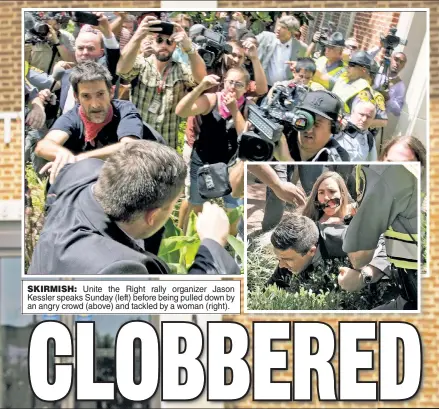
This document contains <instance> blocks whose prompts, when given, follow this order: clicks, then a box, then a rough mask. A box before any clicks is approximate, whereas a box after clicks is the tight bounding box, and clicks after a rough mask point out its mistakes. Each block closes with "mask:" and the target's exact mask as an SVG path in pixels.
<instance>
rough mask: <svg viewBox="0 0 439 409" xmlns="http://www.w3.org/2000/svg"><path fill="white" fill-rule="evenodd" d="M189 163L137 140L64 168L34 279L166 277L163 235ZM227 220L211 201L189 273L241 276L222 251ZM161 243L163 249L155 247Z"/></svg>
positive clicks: (52, 193) (167, 150)
mask: <svg viewBox="0 0 439 409" xmlns="http://www.w3.org/2000/svg"><path fill="white" fill-rule="evenodd" d="M185 177H186V165H185V163H184V161H183V159H182V158H181V157H180V156H179V155H178V154H177V152H176V151H174V150H173V149H171V148H169V147H167V146H164V145H161V144H159V143H156V142H151V141H132V142H131V143H128V144H123V145H121V146H120V148H119V150H118V151H117V152H116V153H114V154H113V155H112V156H110V157H109V158H107V160H106V161H105V162H104V161H102V160H100V159H95V158H91V159H84V160H82V161H79V162H75V163H72V164H66V165H65V166H64V167H63V169H61V171H60V172H59V174H58V176H57V178H56V179H55V183H54V184H53V185H52V186H51V188H50V190H49V196H50V198H51V200H50V202H51V204H50V206H49V208H48V211H47V218H46V221H45V224H44V227H43V230H42V232H41V235H40V238H39V241H38V243H37V246H36V248H35V251H34V254H33V258H32V263H31V265H30V268H29V271H28V273H29V274H64V275H66V276H69V275H73V274H167V273H169V268H168V266H167V265H166V263H165V262H163V261H162V260H161V259H159V258H158V257H157V255H156V254H157V252H158V245H159V244H160V240H159V241H158V243H150V242H149V241H148V239H151V238H152V237H157V234H160V231H161V230H163V226H164V224H165V223H166V221H167V220H168V219H169V217H170V215H171V212H172V211H173V209H174V207H175V204H176V203H177V201H178V199H179V197H180V195H181V193H182V191H183V187H184V179H185ZM229 228H230V225H229V221H228V218H227V216H226V214H225V212H224V210H222V209H220V208H219V207H218V206H217V205H212V204H210V203H206V204H205V205H204V207H203V211H202V212H201V213H200V215H199V216H198V220H197V231H198V235H199V237H200V239H201V246H200V248H199V250H198V253H197V255H196V257H195V261H194V263H193V265H192V267H191V268H190V270H189V274H239V273H240V270H239V268H238V265H237V264H236V263H235V261H234V260H233V258H232V257H231V256H230V255H229V254H228V253H227V251H226V250H225V249H224V246H225V244H226V241H227V236H228V234H229ZM157 244H158V245H157Z"/></svg>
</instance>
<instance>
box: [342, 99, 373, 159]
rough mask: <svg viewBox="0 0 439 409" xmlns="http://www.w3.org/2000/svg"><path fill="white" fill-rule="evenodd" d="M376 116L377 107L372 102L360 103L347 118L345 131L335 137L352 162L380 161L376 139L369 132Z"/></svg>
mask: <svg viewBox="0 0 439 409" xmlns="http://www.w3.org/2000/svg"><path fill="white" fill-rule="evenodd" d="M375 114H376V107H375V105H374V104H373V103H372V102H369V101H360V102H359V103H358V104H356V105H355V106H354V108H353V110H352V113H351V115H350V116H349V117H348V118H347V122H346V126H345V127H344V129H343V131H341V132H340V133H338V134H337V135H334V138H335V140H336V141H337V142H338V143H339V144H340V145H341V146H342V147H343V148H344V149H345V150H346V151H347V152H348V153H349V157H350V159H351V161H352V162H362V161H376V160H377V159H378V158H377V149H376V145H375V138H374V136H373V135H372V132H370V131H369V128H370V124H371V122H372V121H373V119H374V118H375Z"/></svg>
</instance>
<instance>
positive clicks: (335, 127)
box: [326, 91, 344, 135]
mask: <svg viewBox="0 0 439 409" xmlns="http://www.w3.org/2000/svg"><path fill="white" fill-rule="evenodd" d="M326 93H327V94H328V95H330V96H331V97H332V98H334V99H335V100H337V119H336V120H334V119H333V120H332V121H331V133H332V134H333V135H337V134H338V133H340V131H341V121H342V119H343V117H344V115H343V113H344V103H343V101H342V100H341V98H340V97H339V96H338V95H335V94H334V93H333V92H330V91H326Z"/></svg>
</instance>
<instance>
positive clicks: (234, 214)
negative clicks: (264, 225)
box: [227, 206, 244, 224]
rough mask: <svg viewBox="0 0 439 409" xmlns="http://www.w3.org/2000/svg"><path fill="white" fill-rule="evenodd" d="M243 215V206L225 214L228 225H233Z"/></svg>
mask: <svg viewBox="0 0 439 409" xmlns="http://www.w3.org/2000/svg"><path fill="white" fill-rule="evenodd" d="M243 213H244V206H238V207H235V208H234V209H233V210H232V211H230V212H227V217H228V218H229V222H230V224H233V223H235V222H236V221H238V220H239V218H240V217H241V216H242V215H243Z"/></svg>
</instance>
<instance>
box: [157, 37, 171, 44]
mask: <svg viewBox="0 0 439 409" xmlns="http://www.w3.org/2000/svg"><path fill="white" fill-rule="evenodd" d="M155 41H156V43H157V44H161V43H163V42H164V41H166V44H168V45H172V44H174V40H170V39H169V38H163V37H157V38H156V40H155Z"/></svg>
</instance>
